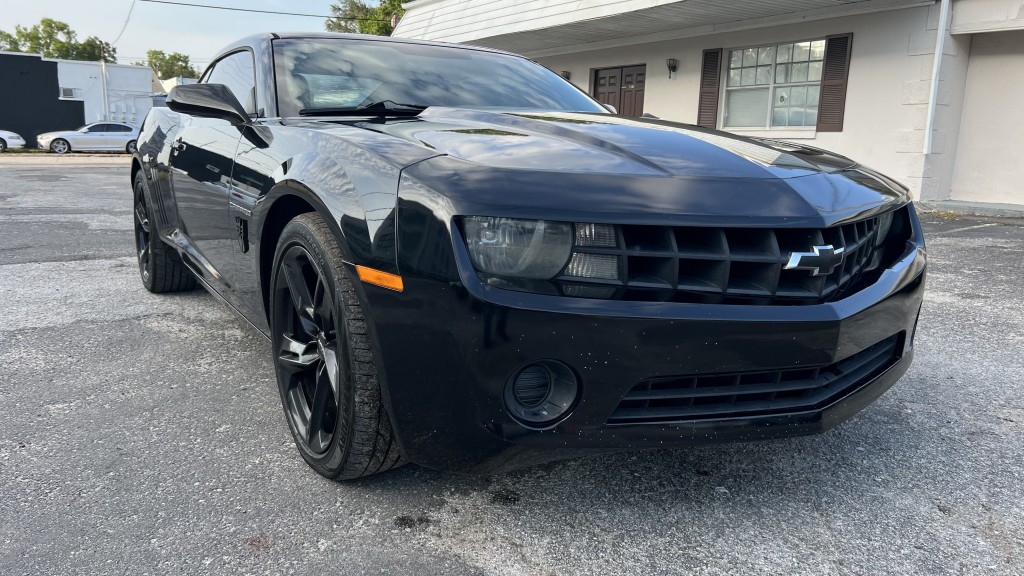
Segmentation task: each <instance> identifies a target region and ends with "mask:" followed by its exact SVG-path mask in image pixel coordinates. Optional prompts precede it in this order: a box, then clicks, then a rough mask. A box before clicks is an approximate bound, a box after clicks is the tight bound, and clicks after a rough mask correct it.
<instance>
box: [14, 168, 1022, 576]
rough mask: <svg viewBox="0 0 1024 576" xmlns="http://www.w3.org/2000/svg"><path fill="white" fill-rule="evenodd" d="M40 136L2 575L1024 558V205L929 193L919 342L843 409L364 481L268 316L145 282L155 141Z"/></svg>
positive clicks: (931, 568) (20, 296) (724, 567)
mask: <svg viewBox="0 0 1024 576" xmlns="http://www.w3.org/2000/svg"><path fill="white" fill-rule="evenodd" d="M13 156H14V155H11V157H13ZM36 156H37V159H26V158H24V157H22V158H18V159H16V160H9V159H8V158H0V574H3V575H16V574H47V575H49V574H89V575H92V574H133V575H142V574H313V573H325V574H326V573H331V574H453V575H461V574H488V575H490V574H496V575H497V574H500V575H505V574H508V575H519V574H526V575H533V574H537V575H543V576H547V575H569V574H580V575H590V574H615V575H630V574H637V575H652V574H872V575H873V574H1000V575H1002V574H1024V394H1022V392H1024V298H1022V296H1021V294H1022V284H1024V223H1022V222H1021V221H1013V220H984V219H949V218H941V219H940V218H936V217H927V216H926V217H925V221H926V232H927V241H928V251H929V256H930V258H931V268H930V270H929V277H928V287H927V295H926V301H925V305H924V309H923V311H922V314H921V327H920V330H919V331H918V335H917V341H916V342H917V356H916V359H915V363H914V365H913V366H912V367H911V369H910V371H909V372H908V374H907V375H906V376H905V377H904V378H903V379H902V380H901V381H900V382H899V383H898V384H897V385H896V387H895V388H893V389H892V390H891V391H890V392H888V393H887V394H885V395H884V396H883V397H882V398H881V399H879V400H878V402H876V403H875V404H874V405H872V406H870V407H869V408H868V409H867V410H865V411H864V412H863V413H861V414H860V415H858V416H857V417H856V418H854V419H853V420H851V421H849V422H847V423H846V424H845V425H843V426H841V427H839V428H838V429H835V430H832V431H830V432H828V433H826V434H823V435H820V436H815V437H807V438H799V439H789V440H778V441H769V442H760V443H750V444H731V445H724V446H710V447H701V448H691V449H682V450H678V449H677V450H658V451H649V452H643V453H626V454H615V455H608V456H595V457H589V458H584V459H577V460H569V461H564V462H558V463H554V464H548V465H544V466H539V467H535V468H530V469H527V470H522V471H519V472H515V473H510V474H505V475H498V476H491V477H466V476H459V475H454V474H447V473H441V472H435V471H431V470H427V469H424V468H420V467H417V466H406V467H404V468H401V469H399V470H397V471H394V472H391V473H387V474H383V475H380V476H377V477H372V478H369V479H366V480H363V481H359V482H354V483H347V484H339V483H334V482H330V481H327V480H324V479H322V478H320V477H318V476H317V475H315V474H314V473H313V472H312V471H311V470H309V469H308V468H307V467H306V466H305V464H304V463H303V462H302V460H301V459H300V457H299V455H298V453H297V452H296V450H295V448H294V446H293V444H292V441H291V438H290V437H289V435H288V431H287V429H286V425H285V421H284V417H283V413H282V410H281V407H280V401H279V399H278V395H277V391H276V384H275V382H274V379H273V373H272V367H271V363H270V352H269V346H268V344H267V342H266V341H265V340H264V339H263V338H262V337H261V336H260V335H258V334H256V333H255V332H253V331H252V330H251V329H250V328H248V327H247V325H246V324H245V323H244V322H243V321H241V320H239V319H238V318H237V317H236V316H234V315H233V313H231V312H230V311H229V310H227V309H226V308H225V307H224V306H223V305H221V304H220V303H219V302H217V301H216V300H215V299H214V298H213V297H211V296H209V295H207V294H206V293H205V292H203V291H202V290H201V289H200V290H196V291H193V292H189V293H184V294H176V295H168V296H157V295H152V294H149V293H148V292H146V291H145V290H144V289H143V288H142V285H141V283H140V281H139V279H138V271H137V268H136V265H135V260H134V258H133V245H132V232H131V226H132V218H131V194H130V188H129V183H128V178H129V175H128V164H127V159H126V158H123V157H122V159H121V160H118V159H116V158H115V159H111V158H102V159H99V160H96V161H91V160H90V159H87V158H79V159H76V160H75V161H74V162H70V161H62V162H63V163H60V164H55V163H53V162H51V158H52V157H50V156H46V155H36Z"/></svg>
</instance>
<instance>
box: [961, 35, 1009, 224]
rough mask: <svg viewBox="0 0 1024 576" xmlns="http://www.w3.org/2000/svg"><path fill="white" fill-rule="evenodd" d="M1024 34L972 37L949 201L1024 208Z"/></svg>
mask: <svg viewBox="0 0 1024 576" xmlns="http://www.w3.org/2000/svg"><path fill="white" fill-rule="evenodd" d="M1022 103H1024V30H1018V31H1013V32H996V33H991V34H976V35H975V36H974V39H973V41H972V44H971V57H970V66H969V68H968V71H967V91H966V94H965V96H964V106H963V116H962V121H961V128H960V140H959V146H958V152H957V157H956V163H955V170H954V173H953V185H952V196H951V199H952V200H967V201H974V202H998V203H1008V204H1024V190H1022V188H1021V182H1024V107H1022V106H1021V104H1022Z"/></svg>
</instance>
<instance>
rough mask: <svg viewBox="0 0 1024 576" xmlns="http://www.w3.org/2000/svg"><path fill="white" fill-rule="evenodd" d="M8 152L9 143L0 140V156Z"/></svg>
mask: <svg viewBox="0 0 1024 576" xmlns="http://www.w3.org/2000/svg"><path fill="white" fill-rule="evenodd" d="M4 152H7V142H5V141H4V139H3V138H0V154H3V153H4Z"/></svg>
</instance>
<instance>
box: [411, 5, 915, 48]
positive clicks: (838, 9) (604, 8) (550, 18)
mask: <svg viewBox="0 0 1024 576" xmlns="http://www.w3.org/2000/svg"><path fill="white" fill-rule="evenodd" d="M922 2H924V3H929V2H930V0H773V1H772V2H765V1H763V0H730V1H729V2H722V1H721V0H685V1H679V0H674V1H667V0H590V1H582V0H523V1H519V2H517V1H515V0H419V2H410V3H408V4H406V8H407V10H408V11H407V12H406V14H405V16H404V17H403V18H402V21H401V22H400V23H399V25H398V28H397V29H396V30H395V32H394V36H399V37H404V38H417V39H421V40H440V41H445V42H463V43H469V44H479V45H483V46H489V47H493V48H500V49H503V50H509V51H512V52H519V53H523V54H527V55H540V54H541V53H544V52H545V51H555V52H558V51H559V49H561V48H563V47H567V46H576V45H580V44H587V43H594V42H597V43H601V42H610V41H611V42H614V41H616V40H618V41H625V42H626V43H634V44H635V43H637V42H639V41H640V40H637V37H650V36H656V35H667V36H671V37H681V36H696V35H699V34H712V33H715V32H720V31H721V30H720V29H719V28H720V27H725V28H728V29H736V28H738V27H742V26H743V24H742V23H743V22H755V24H754V25H757V26H767V25H772V24H777V23H779V20H780V19H781V20H786V21H794V20H795V21H805V20H810V19H820V18H823V17H834V16H837V15H844V14H851V13H865V12H873V11H877V10H885V9H891V8H900V7H906V6H909V5H914V4H922ZM763 19H775V20H774V21H769V22H757V21H758V20H763ZM650 39H655V38H650ZM657 39H661V38H657ZM558 53H561V52H558Z"/></svg>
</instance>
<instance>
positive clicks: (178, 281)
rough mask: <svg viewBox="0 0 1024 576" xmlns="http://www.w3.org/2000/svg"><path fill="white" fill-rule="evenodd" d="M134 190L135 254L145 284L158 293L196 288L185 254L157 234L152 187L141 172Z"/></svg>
mask: <svg viewBox="0 0 1024 576" xmlns="http://www.w3.org/2000/svg"><path fill="white" fill-rule="evenodd" d="M134 192H135V202H134V212H135V253H136V254H137V255H138V262H139V276H140V277H141V278H142V285H143V286H145V287H146V290H149V291H150V292H152V293H154V294H162V293H164V292H181V291H183V290H191V289H193V288H195V287H196V277H195V276H194V275H193V274H192V272H191V271H190V270H189V269H188V268H186V267H185V263H184V262H182V261H181V256H179V255H178V253H177V252H175V251H174V249H173V248H171V247H170V246H168V245H167V244H165V243H164V242H163V241H162V240H160V238H158V237H157V236H158V234H157V230H156V223H155V222H153V220H152V219H151V217H150V214H151V212H150V206H152V202H151V198H150V194H149V188H147V186H146V179H145V177H144V176H143V175H142V172H141V171H140V172H139V173H138V174H136V175H135V186H134Z"/></svg>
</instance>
